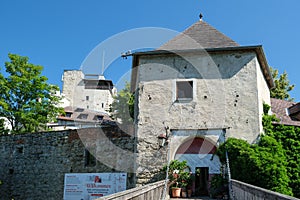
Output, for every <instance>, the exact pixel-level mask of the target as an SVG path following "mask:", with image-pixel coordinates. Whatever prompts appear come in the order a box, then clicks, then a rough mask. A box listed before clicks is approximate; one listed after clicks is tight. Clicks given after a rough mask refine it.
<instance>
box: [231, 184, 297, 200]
mask: <svg viewBox="0 0 300 200" xmlns="http://www.w3.org/2000/svg"><path fill="white" fill-rule="evenodd" d="M231 183H232V190H233V194H234V199H236V200H245V199H255V200H267V199H270V200H299V199H297V198H295V197H290V196H287V195H284V194H280V193H278V192H273V191H270V190H266V189H264V188H260V187H257V186H253V185H250V184H247V183H243V182H241V181H237V180H231Z"/></svg>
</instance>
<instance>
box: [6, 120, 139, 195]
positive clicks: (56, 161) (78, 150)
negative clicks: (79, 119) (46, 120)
mask: <svg viewBox="0 0 300 200" xmlns="http://www.w3.org/2000/svg"><path fill="white" fill-rule="evenodd" d="M103 141H105V143H106V144H103ZM92 145H93V146H92ZM134 146H135V145H134V138H133V137H131V136H130V135H128V134H125V133H124V132H123V131H122V130H120V129H119V128H118V127H117V126H110V127H106V128H102V129H96V128H88V129H79V130H77V131H76V130H69V131H60V132H44V133H33V134H24V135H3V136H0V180H1V181H2V185H0V199H1V200H8V199H9V200H11V199H12V198H13V199H15V200H18V199H22V200H26V199H53V200H57V199H63V187H64V175H65V173H101V172H119V171H122V172H127V171H123V169H125V168H124V167H123V168H121V167H120V165H125V164H126V165H127V166H126V169H127V170H128V171H129V172H133V171H134V169H133V167H134V160H133V159H134V157H133V156H132V152H134V148H135V147H134ZM86 149H89V150H91V153H92V154H93V155H94V156H95V157H97V158H98V161H96V163H95V165H88V164H89V163H87V154H88V153H87V152H86ZM124 152H125V153H124ZM122 154H128V155H122ZM100 157H106V158H107V159H106V160H104V159H99V158H100ZM122 157H123V158H122ZM107 160H110V162H106V161H107ZM127 176H128V180H127V187H128V188H132V187H134V176H133V174H132V173H127Z"/></svg>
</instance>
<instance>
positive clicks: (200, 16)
mask: <svg viewBox="0 0 300 200" xmlns="http://www.w3.org/2000/svg"><path fill="white" fill-rule="evenodd" d="M199 18H200V21H202V18H203V15H202V13H200V15H199Z"/></svg>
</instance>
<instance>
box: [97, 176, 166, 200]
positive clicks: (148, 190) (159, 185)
mask: <svg viewBox="0 0 300 200" xmlns="http://www.w3.org/2000/svg"><path fill="white" fill-rule="evenodd" d="M164 186H165V181H164V180H163V181H158V182H155V183H151V184H147V185H144V186H141V187H137V188H133V189H130V190H126V191H123V192H118V193H116V194H112V195H109V196H105V197H101V198H99V199H97V200H114V199H118V200H145V199H147V200H159V199H161V195H162V193H163V190H164Z"/></svg>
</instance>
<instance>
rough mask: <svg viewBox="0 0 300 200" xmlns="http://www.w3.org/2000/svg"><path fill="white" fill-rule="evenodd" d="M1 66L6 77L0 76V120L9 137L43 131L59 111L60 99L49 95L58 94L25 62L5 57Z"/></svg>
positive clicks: (16, 57)
mask: <svg viewBox="0 0 300 200" xmlns="http://www.w3.org/2000/svg"><path fill="white" fill-rule="evenodd" d="M8 57H9V58H10V62H5V68H6V72H7V74H8V75H7V77H5V76H4V75H3V74H0V116H1V117H6V118H7V119H8V121H9V122H10V124H11V126H12V133H29V132H36V131H41V130H45V128H46V123H47V122H50V121H54V120H55V118H56V117H57V115H58V114H59V113H60V112H62V111H63V110H62V108H59V107H58V106H57V105H58V103H59V101H60V98H59V97H57V96H54V95H52V94H53V93H55V92H56V91H58V90H59V88H58V87H57V86H54V85H50V84H48V83H47V82H46V81H47V78H46V77H45V76H42V75H41V73H42V69H43V67H42V66H39V65H34V64H31V63H28V58H27V57H23V56H19V55H16V54H9V55H8Z"/></svg>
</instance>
